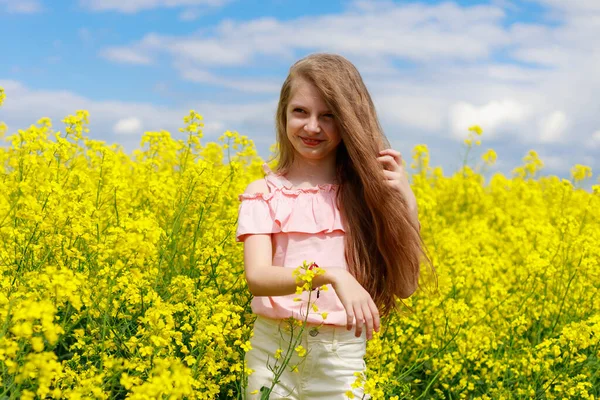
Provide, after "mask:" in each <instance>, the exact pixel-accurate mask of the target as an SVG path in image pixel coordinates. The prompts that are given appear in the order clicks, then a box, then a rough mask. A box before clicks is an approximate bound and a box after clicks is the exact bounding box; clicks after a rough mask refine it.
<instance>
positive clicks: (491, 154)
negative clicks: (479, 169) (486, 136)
mask: <svg viewBox="0 0 600 400" xmlns="http://www.w3.org/2000/svg"><path fill="white" fill-rule="evenodd" d="M481 158H482V159H483V161H484V162H485V163H486V164H488V165H494V163H495V162H496V158H497V155H496V152H495V151H494V150H492V149H488V151H487V152H485V154H483V155H482V156H481Z"/></svg>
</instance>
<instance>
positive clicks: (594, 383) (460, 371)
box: [0, 90, 600, 399]
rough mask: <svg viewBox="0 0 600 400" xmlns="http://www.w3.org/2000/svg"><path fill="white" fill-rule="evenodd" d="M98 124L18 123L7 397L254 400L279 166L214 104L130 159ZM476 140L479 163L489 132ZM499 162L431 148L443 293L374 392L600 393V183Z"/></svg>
mask: <svg viewBox="0 0 600 400" xmlns="http://www.w3.org/2000/svg"><path fill="white" fill-rule="evenodd" d="M4 100H5V95H4V92H3V91H2V90H0V104H1V103H2V102H3V101H4ZM6 101H10V94H9V98H8V100H6ZM88 117H89V115H88V113H87V112H86V111H77V112H76V114H75V115H71V116H68V117H67V118H65V119H64V120H63V123H64V127H62V126H61V128H60V129H62V131H61V130H56V129H54V128H53V126H52V123H51V121H50V120H49V119H48V118H42V119H40V120H39V121H38V122H37V123H36V124H34V125H32V126H30V127H29V128H27V129H22V130H18V131H17V132H15V133H12V134H9V133H8V132H7V128H6V125H4V124H0V136H1V137H3V138H4V139H5V140H6V142H4V143H3V144H2V146H0V287H1V288H0V323H1V327H0V398H7V399H17V398H21V399H33V398H69V399H80V398H86V399H87V398H98V399H112V398H132V399H151V398H165V399H166V398H169V399H183V398H186V399H229V398H241V397H242V395H241V393H242V386H243V385H244V382H245V378H246V377H247V375H248V374H249V373H251V371H248V370H247V369H245V368H244V362H243V358H244V353H245V352H246V351H248V350H249V349H250V342H249V339H250V335H251V331H252V323H253V320H254V316H253V315H252V314H251V312H250V308H249V305H250V300H251V297H250V293H249V291H248V290H247V286H246V281H245V279H244V275H243V271H244V269H243V246H242V244H241V243H236V241H235V229H236V220H237V212H238V206H239V200H238V195H239V194H240V193H242V192H243V191H244V189H245V187H246V185H247V184H248V183H249V182H250V181H252V180H254V179H257V178H259V177H261V176H262V170H261V164H262V162H263V160H262V159H261V158H260V157H259V156H258V155H257V152H256V150H255V148H254V145H253V143H252V141H251V140H249V139H248V138H247V137H245V136H241V135H239V134H237V133H236V132H229V131H228V132H225V133H224V134H223V135H222V136H221V137H220V138H219V139H218V140H217V142H212V143H203V142H202V126H203V124H202V117H201V116H200V115H199V114H197V113H196V112H194V111H191V112H190V113H189V115H187V116H186V117H185V118H184V124H183V128H181V129H180V130H181V132H183V135H184V136H185V137H186V139H185V140H175V139H173V137H172V136H171V135H170V134H169V132H166V131H161V132H146V133H145V134H144V136H143V138H142V141H141V149H140V150H136V151H134V152H133V153H132V154H130V155H128V154H126V153H125V152H124V151H123V150H122V149H121V148H120V147H118V146H116V145H112V146H109V145H107V144H105V143H103V142H100V141H95V140H91V139H89V137H88V136H87V135H86V133H87V132H88V128H87V125H88ZM474 122H475V121H474ZM471 130H472V132H471V134H470V135H471V136H470V137H469V138H468V139H467V140H466V141H465V147H464V149H465V150H466V152H467V154H466V155H465V160H467V159H468V156H469V155H474V154H475V155H478V154H480V153H479V146H480V145H481V140H482V137H485V135H483V136H482V131H481V129H480V128H479V127H477V126H474V127H472V129H471ZM457 150H458V149H457ZM481 153H482V154H481V155H480V160H481V161H479V162H477V163H476V164H477V165H473V166H471V165H470V162H465V163H464V166H463V167H462V168H461V169H460V170H459V171H457V172H455V173H453V174H452V175H451V176H445V175H444V174H443V171H442V170H441V168H433V167H431V166H430V160H429V154H428V149H427V146H425V145H419V146H416V147H415V148H414V149H413V151H412V163H411V164H410V165H407V168H408V170H409V172H410V173H411V183H412V187H413V190H414V192H415V194H416V197H417V199H418V205H419V214H420V220H421V223H422V227H423V228H422V234H423V237H424V241H425V243H426V246H427V249H428V251H429V254H430V256H431V257H432V260H433V263H434V266H435V268H436V271H437V274H438V288H439V289H438V291H437V292H436V291H431V290H429V291H428V290H423V291H419V292H418V293H417V294H415V295H414V296H413V297H412V298H410V299H409V300H408V301H407V305H408V306H409V307H410V310H407V311H405V312H403V313H401V314H395V315H392V316H391V317H390V318H388V319H386V320H384V321H383V323H382V329H381V332H380V333H379V334H375V339H374V340H372V341H370V342H369V343H368V349H367V365H368V370H367V377H366V381H364V382H363V383H364V387H365V389H366V391H367V393H370V394H371V395H372V396H373V398H374V399H384V398H385V399H405V398H406V399H418V398H421V399H429V398H434V399H462V398H465V399H529V398H535V399H565V398H566V399H570V398H583V399H597V398H598V397H599V396H600V394H599V393H600V376H599V373H598V371H600V362H599V357H600V345H599V342H600V314H599V312H598V310H600V265H599V264H600V185H594V186H593V190H592V192H590V191H586V190H584V189H582V188H581V182H582V181H584V180H586V179H593V177H592V171H591V169H590V168H589V167H586V166H583V165H576V166H574V167H573V170H572V176H571V179H570V180H566V179H559V178H557V177H554V176H541V175H540V169H541V168H542V166H543V162H542V160H540V159H539V157H538V156H537V154H536V153H535V152H534V151H531V152H529V154H527V155H526V156H525V158H524V160H523V165H522V166H521V167H519V168H516V169H515V170H514V171H513V174H512V176H510V177H506V176H503V175H501V174H496V175H494V176H493V177H491V179H489V180H488V181H487V182H486V181H485V180H484V176H483V175H484V173H485V169H486V168H487V167H488V166H489V165H491V164H493V163H494V162H495V160H496V157H497V155H496V153H495V152H494V151H493V150H488V151H487V152H481ZM406 158H409V157H406ZM300 347H301V346H300ZM300 347H297V348H296V352H297V353H298V354H300V355H302V354H304V353H305V349H303V348H300ZM279 357H281V354H276V355H274V359H275V358H277V359H278V358H279Z"/></svg>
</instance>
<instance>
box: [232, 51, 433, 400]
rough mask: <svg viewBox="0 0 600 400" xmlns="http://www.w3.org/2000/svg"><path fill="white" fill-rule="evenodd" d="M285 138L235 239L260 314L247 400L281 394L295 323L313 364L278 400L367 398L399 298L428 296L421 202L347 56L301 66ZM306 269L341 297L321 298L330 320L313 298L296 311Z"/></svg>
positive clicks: (289, 91)
mask: <svg viewBox="0 0 600 400" xmlns="http://www.w3.org/2000/svg"><path fill="white" fill-rule="evenodd" d="M276 130H277V142H278V145H279V153H278V154H277V160H278V164H277V167H276V171H272V170H271V169H270V168H269V166H268V165H267V164H266V163H265V164H263V169H264V172H265V178H264V179H260V180H257V181H255V182H252V183H250V184H249V185H248V187H247V189H246V190H245V192H244V193H243V194H241V195H240V200H241V203H240V209H239V219H238V228H237V234H236V238H237V240H238V241H243V242H244V268H245V275H246V280H247V282H248V288H249V290H250V291H251V293H252V294H253V295H254V298H253V299H252V304H251V306H252V311H253V313H255V314H256V315H257V319H256V321H255V323H254V336H253V337H252V339H251V344H252V350H250V351H249V352H248V353H247V354H246V362H247V367H248V368H251V369H252V370H253V371H254V372H253V373H252V374H251V375H250V377H249V379H248V385H247V389H246V393H245V394H246V396H247V397H248V398H260V396H261V392H260V389H261V388H265V389H266V388H270V387H271V384H272V383H273V371H272V370H271V369H270V368H269V367H268V363H269V361H273V356H274V354H276V352H277V351H278V349H281V348H282V346H283V344H284V343H288V342H289V340H288V342H286V341H285V338H284V337H283V336H282V334H281V332H282V330H283V329H282V328H283V327H284V323H283V320H284V319H287V318H289V317H293V318H295V319H298V320H302V321H304V320H305V318H306V320H307V323H308V326H309V328H310V329H307V330H306V331H304V332H303V337H302V346H303V348H304V349H306V350H307V351H308V353H307V354H306V355H305V356H304V359H300V357H299V356H298V355H295V357H296V358H293V359H292V360H291V363H290V364H291V365H298V364H299V368H298V370H297V371H294V370H293V369H292V368H288V369H287V370H286V371H284V373H283V374H282V375H281V376H280V379H279V382H278V383H277V384H276V385H275V386H274V389H273V391H272V392H271V394H270V395H271V397H270V398H288V399H338V398H339V399H345V398H347V392H348V391H351V392H352V394H354V396H356V397H357V398H362V397H363V395H365V393H364V391H363V389H362V388H353V387H352V386H351V385H352V383H353V382H354V381H355V380H356V376H355V373H356V372H363V373H364V372H365V370H366V364H365V361H364V356H365V352H366V340H370V339H371V338H372V336H373V331H374V330H375V331H379V329H380V317H382V316H385V315H388V314H389V313H390V312H392V311H394V310H395V309H396V304H397V303H396V300H397V298H407V297H409V296H410V295H411V294H412V293H413V292H414V291H415V290H416V289H417V286H418V280H419V272H420V261H421V256H423V255H425V253H424V251H423V246H422V240H421V237H420V223H419V220H418V213H417V203H416V199H415V196H414V194H413V192H412V190H411V188H410V185H409V183H408V179H407V176H406V173H405V171H404V168H403V166H402V158H401V155H400V153H398V152H397V151H395V150H393V149H390V148H389V143H388V141H387V139H386V137H385V135H384V134H383V131H382V129H381V126H380V124H379V121H378V118H377V114H376V112H375V107H374V105H373V102H372V100H371V97H370V95H369V92H368V91H367V88H366V87H365V85H364V83H363V80H362V78H361V76H360V74H359V72H358V71H357V69H356V68H355V67H354V65H352V63H350V62H349V61H348V60H347V59H345V58H344V57H341V56H338V55H333V54H313V55H310V56H308V57H305V58H303V59H301V60H299V61H298V62H296V63H295V64H294V65H293V66H292V67H291V69H290V72H289V75H288V77H287V79H286V80H285V82H284V83H283V86H282V89H281V94H280V99H279V105H278V108H277V114H276ZM425 257H426V256H425ZM305 260H310V261H314V262H315V266H316V267H321V268H322V269H323V270H324V271H325V273H324V274H322V275H318V276H316V277H315V278H314V281H313V285H314V287H315V288H318V287H322V286H323V285H327V286H328V288H330V290H327V291H319V293H318V299H316V296H315V294H314V292H313V294H312V297H311V302H312V301H315V300H316V304H317V305H318V308H319V313H314V314H313V313H311V314H309V315H308V316H305V315H304V314H305V313H306V311H305V310H306V301H307V300H308V293H307V292H304V293H303V294H302V296H301V299H302V301H301V302H297V301H294V298H295V297H297V295H296V294H295V292H296V287H297V282H296V278H295V277H294V276H293V270H294V269H295V268H296V267H298V266H299V265H302V263H303V261H305ZM303 304H304V306H303ZM303 308H304V309H303ZM322 313H326V318H325V320H324V319H323V314H322ZM353 328H354V329H353ZM279 351H281V350H279ZM263 390H264V389H263ZM257 392H258V393H257ZM253 396H254V397H253Z"/></svg>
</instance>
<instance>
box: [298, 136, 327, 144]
mask: <svg viewBox="0 0 600 400" xmlns="http://www.w3.org/2000/svg"><path fill="white" fill-rule="evenodd" d="M300 139H302V142H304V144H305V145H307V146H316V145H318V144H319V143H321V142H322V140H312V139H306V138H303V137H300Z"/></svg>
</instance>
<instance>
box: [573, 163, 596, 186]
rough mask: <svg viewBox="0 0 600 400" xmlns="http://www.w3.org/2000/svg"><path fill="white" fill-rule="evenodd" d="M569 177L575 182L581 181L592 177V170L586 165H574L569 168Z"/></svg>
mask: <svg viewBox="0 0 600 400" xmlns="http://www.w3.org/2000/svg"><path fill="white" fill-rule="evenodd" d="M571 177H572V178H573V180H574V181H575V182H580V181H583V180H584V179H586V178H591V177H592V168H591V167H588V166H586V165H581V164H576V165H575V166H573V168H571Z"/></svg>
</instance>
